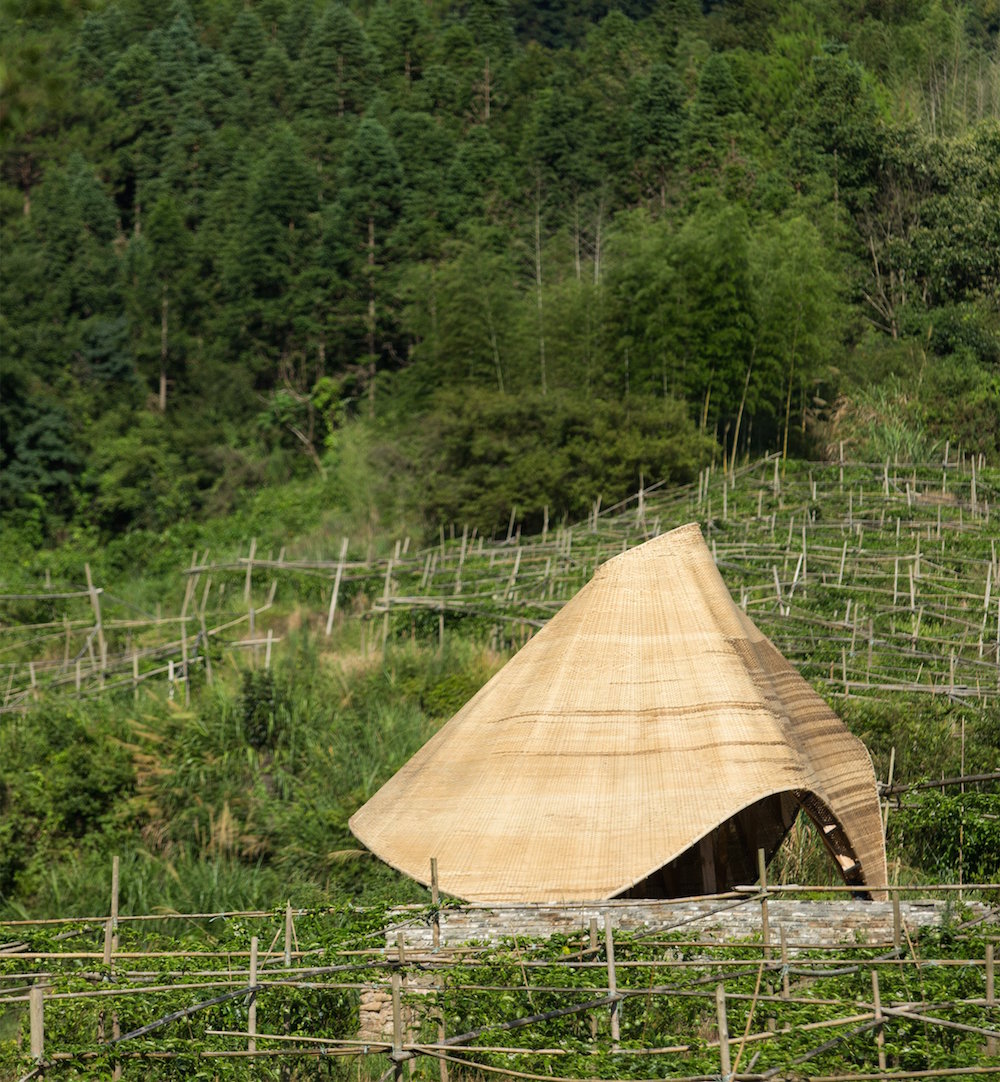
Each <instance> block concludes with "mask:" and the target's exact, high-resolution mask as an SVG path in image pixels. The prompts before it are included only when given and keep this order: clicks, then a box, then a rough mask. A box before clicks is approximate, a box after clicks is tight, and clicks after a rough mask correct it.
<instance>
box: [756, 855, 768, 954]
mask: <svg viewBox="0 0 1000 1082" xmlns="http://www.w3.org/2000/svg"><path fill="white" fill-rule="evenodd" d="M757 872H758V875H759V876H760V938H761V941H762V942H763V944H764V957H765V958H770V957H771V929H770V925H769V923H768V912H767V861H766V859H765V855H764V850H763V849H758V850H757Z"/></svg>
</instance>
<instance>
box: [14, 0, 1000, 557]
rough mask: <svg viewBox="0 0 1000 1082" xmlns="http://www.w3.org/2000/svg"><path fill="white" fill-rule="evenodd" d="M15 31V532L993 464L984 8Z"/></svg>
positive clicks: (893, 4)
mask: <svg viewBox="0 0 1000 1082" xmlns="http://www.w3.org/2000/svg"><path fill="white" fill-rule="evenodd" d="M2 10H3V32H2V35H0V36H2V49H3V55H2V80H3V95H2V104H0V110H2V124H3V142H2V157H0V166H2V188H0V214H2V229H3V283H2V316H0V320H2V323H0V332H2V370H0V379H2V396H0V469H2V480H0V486H2V487H0V509H2V513H3V515H4V517H5V520H6V522H7V525H8V528H9V529H10V530H11V531H13V532H12V533H11V536H14V534H15V533H16V534H17V536H19V537H22V538H24V539H27V540H28V541H29V542H30V543H31V544H32V545H36V544H45V543H51V542H58V541H60V540H65V539H66V538H69V537H73V536H77V537H81V536H89V537H91V538H93V539H98V540H99V539H101V538H107V537H110V536H113V535H116V534H121V533H123V532H124V531H137V530H144V531H153V532H155V531H158V530H163V529H164V528H165V527H166V526H168V525H169V524H171V523H173V522H175V521H177V520H178V519H182V518H185V517H188V516H202V517H204V516H209V515H215V514H222V513H225V512H227V511H228V510H230V509H232V508H233V507H235V506H238V505H239V503H240V500H241V499H242V498H243V494H244V493H245V492H247V491H251V490H254V489H259V488H261V487H262V486H266V485H268V484H278V483H282V482H284V481H287V480H289V479H291V478H294V477H296V476H299V477H304V476H308V475H313V476H314V477H315V478H316V479H317V483H318V482H319V481H320V480H322V482H323V485H325V486H326V490H327V491H328V492H329V493H330V494H331V495H330V497H329V498H330V499H336V498H337V495H336V494H337V492H338V491H339V492H342V490H343V488H344V486H345V485H349V483H350V482H349V478H347V479H345V471H348V473H349V472H350V469H351V468H352V466H351V464H352V463H356V461H357V458H358V455H359V452H358V447H359V446H360V447H362V448H363V454H364V456H366V457H367V459H368V460H369V461H373V462H375V463H376V469H377V471H378V472H379V474H380V475H381V476H383V477H391V478H393V479H394V484H395V486H396V498H398V499H400V500H402V501H403V503H404V504H405V505H406V507H407V510H408V513H409V514H411V515H412V516H414V517H415V518H417V519H418V520H419V521H422V522H423V523H424V524H425V526H426V527H427V529H428V530H430V531H432V532H434V533H436V531H437V528H438V524H439V523H441V522H448V521H453V522H454V521H458V522H462V521H468V522H470V523H475V524H477V525H479V526H480V527H482V528H486V529H488V528H490V527H492V526H494V525H495V524H496V523H498V522H504V521H506V516H507V512H508V509H509V507H510V506H511V503H512V502H514V501H515V500H516V501H518V502H519V504H520V507H521V511H522V513H523V514H524V515H525V516H526V521H528V522H529V523H530V521H531V517H532V516H536V517H540V515H541V512H542V509H543V507H548V508H549V509H550V510H551V512H552V514H553V515H558V514H560V513H562V514H579V513H581V511H582V510H583V509H585V508H587V507H589V506H590V504H591V502H592V501H593V499H594V498H595V497H596V496H597V495H603V496H604V497H605V498H606V499H611V498H612V497H617V496H619V495H621V494H622V493H624V492H625V491H628V490H630V489H634V488H635V487H636V484H637V482H638V480H639V477H640V475H642V474H644V475H645V476H646V477H647V478H651V477H657V478H660V477H675V478H689V477H690V476H692V475H694V473H696V472H697V470H698V469H700V468H701V466H702V465H703V464H704V462H706V461H707V460H708V459H709V458H711V457H712V456H713V455H714V456H715V457H716V458H717V459H719V458H721V459H723V460H725V459H726V458H727V457H728V458H732V459H734V460H735V458H736V457H737V456H740V455H742V454H744V453H746V452H748V451H749V452H754V451H757V450H760V449H777V450H780V451H783V452H785V453H804V452H808V453H811V454H819V455H822V454H823V453H824V452H826V451H828V450H829V449H830V448H835V447H836V446H837V445H838V444H839V442H840V441H842V440H844V441H846V442H847V445H848V447H849V448H850V449H851V451H852V453H854V454H855V455H858V456H860V457H867V458H869V459H870V460H884V459H885V458H888V457H892V458H896V459H898V460H900V461H905V460H907V459H908V458H911V457H917V456H920V455H922V454H927V453H928V452H929V451H930V450H931V449H932V448H933V447H934V445H935V443H937V442H941V443H943V441H944V440H945V439H950V440H952V441H953V446H954V445H955V444H956V443H961V444H962V445H963V447H966V448H969V449H974V450H977V451H981V452H984V453H986V454H987V456H990V457H992V456H995V455H996V453H997V452H998V451H1000V407H998V403H1000V54H998V35H1000V6H998V4H997V3H996V2H995V0H972V2H969V3H964V4H963V3H952V2H950V0H880V2H871V3H860V2H858V0H835V2H830V0H823V2H822V3H821V2H819V0H797V2H795V3H778V2H776V0H755V2H754V3H745V4H735V3H734V4H727V3H721V2H715V3H713V2H704V3H700V4H699V3H696V2H694V0H669V2H661V3H657V4H652V3H650V2H648V0H616V2H612V3H604V2H603V0H552V2H549V3H543V4H537V5H529V4H527V3H524V2H523V0H510V2H508V0H429V2H427V3H421V2H418V0H376V2H374V3H372V2H369V0H359V2H357V3H354V4H350V5H345V4H342V3H337V2H328V0H260V2H253V3H249V2H243V0H239V2H237V0H175V2H172V3H163V4H161V3H154V2H151V0H112V2H106V0H28V2H16V0H5V2H4V3H3V5H2ZM338 486H339V487H338Z"/></svg>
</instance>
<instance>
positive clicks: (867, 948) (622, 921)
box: [0, 885, 1000, 1082]
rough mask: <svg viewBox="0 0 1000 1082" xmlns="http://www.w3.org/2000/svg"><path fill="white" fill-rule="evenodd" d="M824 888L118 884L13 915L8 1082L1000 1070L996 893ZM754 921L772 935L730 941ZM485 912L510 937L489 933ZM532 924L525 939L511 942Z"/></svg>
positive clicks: (2, 996)
mask: <svg viewBox="0 0 1000 1082" xmlns="http://www.w3.org/2000/svg"><path fill="white" fill-rule="evenodd" d="M808 889H809V888H790V889H786V890H784V891H782V890H781V888H778V889H777V891H775V888H769V887H767V886H766V885H765V886H764V887H763V888H761V887H747V888H740V889H739V890H737V891H734V892H730V893H727V894H724V895H716V896H712V897H706V898H702V899H698V900H695V901H690V902H663V903H656V902H653V903H620V902H619V903H615V902H611V903H601V905H600V906H598V907H595V906H585V905H578V906H575V907H574V906H548V907H547V906H544V905H540V906H533V907H514V908H515V910H516V912H513V913H511V914H506V915H505V916H506V918H507V919H506V920H503V919H500V917H503V916H504V915H503V914H501V915H499V916H498V914H497V913H495V912H492V911H491V910H490V909H489V907H476V906H467V907H461V906H450V905H444V906H439V905H432V906H430V907H419V906H411V907H403V908H402V909H397V910H392V911H385V910H359V909H352V908H351V907H341V908H340V909H324V910H293V909H292V908H291V906H290V905H289V906H286V907H284V908H283V909H278V910H275V911H273V912H266V911H258V912H244V913H225V914H221V913H220V914H204V913H202V914H159V915H156V914H150V915H143V916H129V915H119V914H118V913H117V907H116V904H115V896H114V894H113V895H112V906H111V915H110V916H107V917H93V918H84V917H78V918H65V919H58V920H47V921H41V920H39V921H29V920H22V921H11V922H6V923H5V924H3V925H0V1017H5V1019H6V1022H7V1027H6V1028H7V1034H8V1035H7V1036H6V1037H0V1079H4V1080H6V1079H11V1080H13V1079H19V1080H26V1079H29V1078H32V1077H41V1075H42V1074H44V1076H45V1077H46V1078H61V1077H80V1075H81V1073H82V1074H83V1075H85V1076H86V1077H92V1078H97V1077H101V1078H104V1077H108V1078H111V1077H156V1078H161V1079H173V1078H189V1077H195V1076H197V1077H208V1075H205V1074H204V1072H205V1071H208V1072H209V1073H210V1075H211V1077H216V1078H256V1077H262V1075H260V1074H259V1073H255V1072H259V1071H262V1070H265V1071H266V1070H269V1069H276V1068H277V1066H278V1065H279V1064H282V1065H283V1068H284V1070H286V1071H293V1072H294V1073H293V1074H291V1075H288V1077H296V1078H298V1077H317V1078H319V1077H323V1078H328V1077H338V1078H340V1077H343V1078H348V1077H350V1078H358V1079H365V1080H374V1079H383V1080H386V1079H388V1078H389V1077H394V1078H397V1079H399V1078H403V1077H419V1078H425V1079H426V1078H435V1079H438V1078H440V1079H442V1080H444V1082H448V1079H449V1074H451V1075H452V1076H453V1077H454V1078H456V1079H462V1078H476V1079H478V1078H482V1077H484V1076H488V1077H500V1078H528V1079H534V1078H557V1079H558V1078H591V1079H595V1078H596V1079H600V1078H616V1079H617V1078H640V1079H645V1078H674V1079H689V1080H692V1082H693V1080H695V1079H699V1080H701V1079H711V1078H719V1077H720V1076H721V1077H722V1078H729V1079H737V1078H739V1079H745V1080H747V1082H750V1080H754V1082H757V1080H760V1082H763V1080H765V1079H769V1078H781V1079H784V1078H799V1077H815V1078H822V1079H825V1080H826V1082H835V1080H839V1079H842V1078H848V1077H852V1078H870V1079H884V1078H907V1077H949V1076H961V1075H963V1074H967V1073H979V1074H981V1075H983V1074H989V1073H994V1072H997V1071H1000V1057H998V1054H997V1053H998V1042H997V1039H998V1037H1000V1006H998V1004H997V999H996V975H995V941H996V938H997V937H996V925H995V924H991V923H989V911H988V909H987V908H986V907H984V906H982V905H978V904H977V905H975V906H971V907H970V906H968V905H965V906H962V905H961V904H960V905H958V906H955V905H954V904H952V903H943V902H937V903H928V902H922V903H910V902H898V901H894V903H892V904H890V903H882V905H881V907H879V906H877V905H875V906H874V908H876V909H878V913H876V914H874V915H873V914H872V913H870V912H868V909H869V908H871V907H872V905H873V903H862V902H856V901H845V900H833V901H824V902H815V901H813V902H807V901H802V900H798V901H796V900H794V899H795V897H796V896H798V897H799V898H801V895H802V893H803V891H804V890H805V891H808ZM927 889H929V890H931V891H933V890H935V889H937V890H939V891H944V892H949V888H947V887H944V888H933V887H932V888H927ZM992 889H993V890H994V891H995V889H996V888H995V887H994V888H992ZM950 893H951V897H952V898H953V897H954V891H953V890H951V892H950ZM826 897H827V898H829V897H830V895H829V894H827V895H826ZM894 897H895V898H897V899H898V894H896V895H895V896H894ZM810 907H813V909H812V910H811V909H810ZM528 910H530V911H528ZM692 913H694V915H692ZM740 914H742V916H740ZM734 919H738V920H740V921H741V922H742V924H743V925H745V926H746V928H747V929H750V930H749V931H747V930H745V931H744V932H743V933H737V934H732V931H731V930H730V931H729V932H728V933H727V930H726V929H727V927H729V926H732V922H733V920H734ZM483 921H485V922H486V924H487V925H489V926H490V927H491V928H492V934H491V935H488V936H487V937H486V939H487V940H488V941H480V942H478V943H477V942H470V941H469V939H468V935H467V933H468V931H469V928H470V927H475V926H478V924H479V923H481V922H483ZM511 921H513V926H514V927H516V928H520V929H522V931H521V932H520V933H519V934H518V933H514V934H510V933H508V934H506V935H504V933H503V931H502V929H503V928H504V927H509V926H511ZM456 922H457V928H458V932H455V931H453V930H452V929H451V927H450V926H451V924H452V923H456ZM588 925H589V927H588ZM542 926H545V929H546V932H547V934H541V933H538V932H537V929H538V928H541V927H542ZM531 927H535V928H536V934H532V933H531V932H528V933H525V932H524V931H523V929H524V928H531ZM197 932H201V933H202V935H203V936H204V933H206V932H207V933H208V936H207V942H206V940H205V938H201V939H200V940H198V939H196V938H195V935H196V933H197ZM498 937H499V938H498ZM12 1021H15V1022H16V1030H17V1032H19V1033H20V1037H15V1036H14V1030H13V1029H12V1027H11V1024H10V1023H11V1022H12ZM323 1061H325V1066H324V1062H323ZM267 1064H273V1065H274V1068H268V1067H267V1066H266V1065H267ZM293 1064H298V1065H299V1066H297V1067H293V1066H292V1065H293ZM334 1064H337V1066H336V1067H335V1066H334ZM345 1072H349V1073H345Z"/></svg>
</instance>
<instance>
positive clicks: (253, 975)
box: [247, 936, 260, 1052]
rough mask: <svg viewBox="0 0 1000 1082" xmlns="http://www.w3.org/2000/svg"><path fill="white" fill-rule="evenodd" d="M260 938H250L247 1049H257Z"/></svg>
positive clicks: (249, 1050)
mask: <svg viewBox="0 0 1000 1082" xmlns="http://www.w3.org/2000/svg"><path fill="white" fill-rule="evenodd" d="M259 942H260V941H259V940H258V938H257V936H253V937H252V938H251V940H250V988H251V991H250V1005H249V1006H248V1007H247V1034H248V1037H247V1051H248V1052H256V1051H257V1041H256V1038H255V1035H256V1033H257V993H256V992H255V991H253V987H254V985H256V983H257V951H258V944H259Z"/></svg>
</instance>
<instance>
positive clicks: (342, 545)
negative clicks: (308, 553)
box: [326, 537, 348, 638]
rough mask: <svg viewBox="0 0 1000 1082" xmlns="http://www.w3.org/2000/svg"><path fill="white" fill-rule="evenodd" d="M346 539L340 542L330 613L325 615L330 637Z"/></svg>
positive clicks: (345, 551) (327, 631)
mask: <svg viewBox="0 0 1000 1082" xmlns="http://www.w3.org/2000/svg"><path fill="white" fill-rule="evenodd" d="M347 545H348V539H347V538H346V537H345V538H343V540H342V541H341V542H340V557H339V559H338V560H337V573H336V575H335V576H334V579H333V592H332V593H331V594H330V611H329V612H328V613H327V614H326V635H327V638H329V637H330V632H331V631H332V630H333V618H334V616H336V614H337V600H338V598H339V597H340V583H341V581H342V580H343V577H344V562H345V561H346V559H347Z"/></svg>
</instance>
